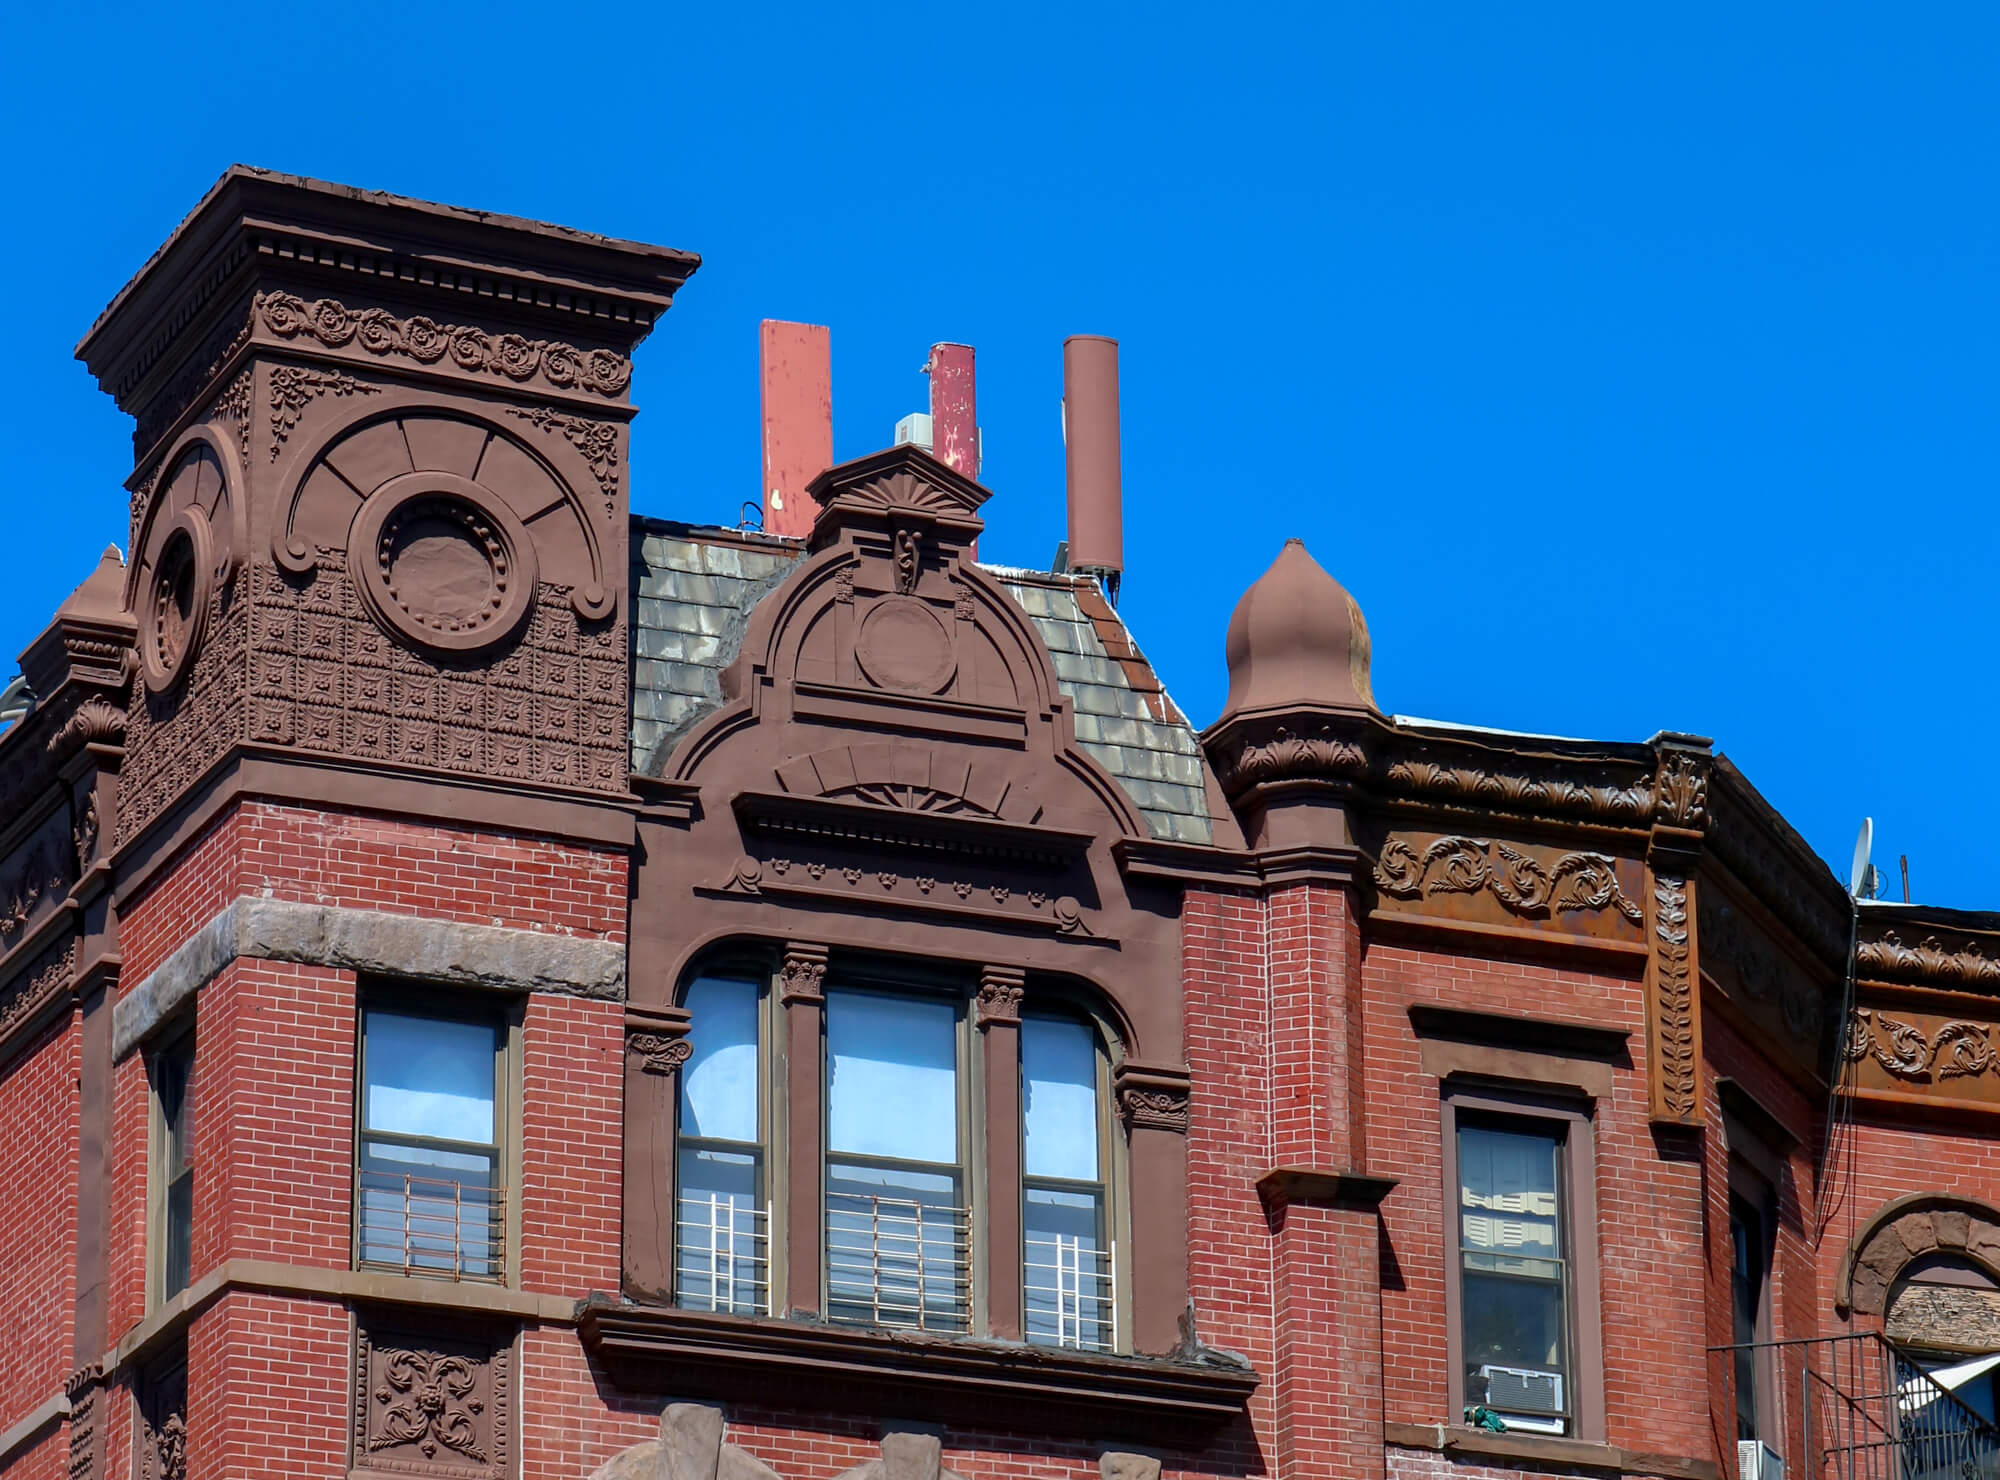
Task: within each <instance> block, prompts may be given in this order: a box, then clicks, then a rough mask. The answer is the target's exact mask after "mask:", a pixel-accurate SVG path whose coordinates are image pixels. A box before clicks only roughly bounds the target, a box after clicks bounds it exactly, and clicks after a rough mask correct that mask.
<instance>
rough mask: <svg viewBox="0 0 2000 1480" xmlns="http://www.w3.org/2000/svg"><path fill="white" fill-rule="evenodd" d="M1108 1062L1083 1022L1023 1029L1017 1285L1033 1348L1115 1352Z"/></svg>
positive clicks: (1027, 1022)
mask: <svg viewBox="0 0 2000 1480" xmlns="http://www.w3.org/2000/svg"><path fill="white" fill-rule="evenodd" d="M1104 1101H1105V1085H1104V1060H1103V1056H1102V1054H1101V1053H1100V1052H1099V1050H1098V1038H1097V1030H1096V1029H1095V1028H1094V1027H1093V1026H1092V1025H1091V1024H1089V1023H1087V1022H1085V1021H1083V1020H1082V1019H1080V1018H1072V1017H1039V1016H1028V1017H1024V1018H1023V1019H1022V1020H1021V1139H1022V1156H1021V1166H1022V1172H1023V1176H1022V1184H1021V1203H1022V1209H1021V1211H1022V1224H1021V1228H1022V1242H1023V1259H1022V1271H1021V1272H1022V1279H1021V1290H1022V1297H1023V1304H1024V1305H1025V1307H1026V1308H1025V1310H1024V1312H1023V1314H1024V1316H1025V1333H1026V1335H1027V1338H1028V1340H1029V1341H1030V1342H1033V1343H1036V1344H1038V1345H1043V1346H1067V1347H1075V1348H1079V1349H1081V1350H1085V1351H1113V1350H1115V1349H1116V1347H1117V1297H1116V1279H1115V1270H1114V1267H1113V1258H1114V1256H1113V1250H1114V1247H1115V1245H1114V1244H1113V1241H1112V1238H1111V1230H1110V1210H1109V1206H1108V1202H1107V1199H1106V1197H1105V1185H1106V1179H1105V1163H1106V1160H1107V1155H1106V1153H1107V1149H1108V1148H1107V1147H1106V1146H1105V1145H1104V1140H1103V1126H1104V1121H1105V1116H1104Z"/></svg>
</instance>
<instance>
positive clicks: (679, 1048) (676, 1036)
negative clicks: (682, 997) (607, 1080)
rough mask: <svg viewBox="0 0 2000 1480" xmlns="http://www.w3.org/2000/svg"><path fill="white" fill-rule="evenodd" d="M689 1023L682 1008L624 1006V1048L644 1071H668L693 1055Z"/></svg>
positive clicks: (690, 1022) (686, 1014)
mask: <svg viewBox="0 0 2000 1480" xmlns="http://www.w3.org/2000/svg"><path fill="white" fill-rule="evenodd" d="M692 1025H693V1023H692V1019H691V1018H690V1017H689V1016H688V1012H687V1009H686V1008H684V1007H667V1008H651V1007H638V1006H631V1005H628V1006H627V1007H626V1009H625V1051H626V1052H627V1053H629V1054H632V1055H634V1056H635V1057H636V1058H637V1059H638V1060H639V1067H640V1068H641V1069H643V1070H644V1071H645V1072H646V1073H648V1074H672V1073H675V1072H676V1071H678V1070H679V1069H680V1067H681V1065H682V1064H685V1063H686V1062H687V1061H688V1060H689V1059H690V1058H691V1057H693V1055H694V1043H693V1042H692V1041H691V1040H690V1039H689V1037H688V1029H689V1028H690V1027H691V1026H692Z"/></svg>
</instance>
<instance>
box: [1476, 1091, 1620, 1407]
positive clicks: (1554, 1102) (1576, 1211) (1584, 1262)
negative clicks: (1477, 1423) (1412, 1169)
mask: <svg viewBox="0 0 2000 1480" xmlns="http://www.w3.org/2000/svg"><path fill="white" fill-rule="evenodd" d="M1465 1110H1472V1111H1476V1112H1483V1113H1486V1114H1492V1115H1502V1116H1511V1117H1514V1118H1517V1119H1521V1120H1530V1121H1532V1120H1541V1121H1552V1122H1559V1123H1561V1124H1562V1125H1564V1126H1565V1127H1566V1132H1565V1135H1564V1139H1563V1168H1562V1171H1563V1178H1562V1182H1563V1208H1562V1212H1563V1214H1564V1217H1565V1219H1566V1223H1567V1227H1568V1230H1569V1239H1570V1246H1569V1248H1568V1249H1567V1250H1566V1251H1565V1257H1566V1258H1567V1259H1568V1261H1569V1268H1570V1287H1569V1289H1568V1291H1567V1292H1566V1294H1567V1296H1568V1301H1567V1304H1568V1306H1569V1321H1570V1330H1569V1341H1570V1353H1569V1355H1570V1371H1569V1380H1570V1383H1571V1385H1572V1387H1573V1388H1574V1389H1575V1391H1574V1394H1573V1396H1572V1397H1571V1399H1570V1412H1571V1414H1572V1415H1574V1418H1575V1423H1576V1428H1577V1433H1576V1434H1574V1435H1569V1436H1565V1437H1566V1438H1574V1439H1582V1440H1594V1441H1599V1442H1600V1443H1601V1442H1602V1440H1603V1438H1604V1321H1603V1312H1602V1302H1601V1299H1600V1295H1599V1275H1598V1255H1597V1140H1596V1127H1595V1125H1594V1124H1593V1123H1592V1120H1591V1116H1590V1114H1589V1112H1588V1111H1587V1110H1585V1109H1581V1108H1578V1107H1577V1106H1576V1105H1575V1104H1574V1103H1571V1102H1566V1101H1564V1100H1563V1099H1561V1098H1556V1097H1548V1096H1535V1095H1527V1094H1522V1095H1505V1094H1502V1093H1500V1092H1496V1091H1490V1090H1489V1091H1473V1090H1458V1089H1454V1088H1452V1087H1451V1086H1449V1085H1447V1086H1446V1088H1445V1091H1444V1097H1443V1105H1442V1114H1441V1115H1440V1117H1439V1122H1440V1129H1441V1131H1442V1134H1443V1140H1444V1146H1443V1156H1442V1157H1441V1158H1440V1160H1441V1162H1442V1170H1443V1174H1444V1185H1443V1188H1442V1192H1443V1198H1444V1200H1443V1202H1442V1204H1441V1206H1442V1207H1443V1208H1444V1210H1445V1216H1444V1220H1443V1222H1444V1227H1443V1228H1442V1230H1441V1235H1442V1236H1441V1238H1440V1243H1441V1244H1442V1245H1443V1249H1444V1295H1445V1300H1444V1304H1445V1364H1446V1366H1445V1380H1446V1394H1445V1401H1446V1403H1447V1405H1448V1406H1447V1411H1448V1412H1450V1413H1451V1414H1453V1415H1454V1416H1458V1415H1462V1414H1463V1413H1464V1412H1465V1316H1464V1294H1463V1289H1462V1286H1461V1267H1460V1260H1459V1238H1458V1208H1459V1185H1458V1117H1459V1114H1460V1112H1461V1111H1465ZM1536 1437H1537V1438H1538V1439H1540V1438H1541V1436H1536Z"/></svg>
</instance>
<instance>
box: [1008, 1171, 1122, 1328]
mask: <svg viewBox="0 0 2000 1480" xmlns="http://www.w3.org/2000/svg"><path fill="white" fill-rule="evenodd" d="M1022 1215H1023V1217H1022V1233H1023V1234H1024V1236H1025V1239H1024V1241H1025V1247H1026V1258H1025V1259H1024V1261H1023V1265H1022V1280H1021V1284H1022V1292H1023V1295H1024V1297H1025V1304H1026V1315H1027V1336H1028V1340H1029V1341H1032V1342H1036V1343H1038V1344H1041V1345H1047V1346H1068V1347H1076V1348H1080V1349H1083V1350H1087V1351H1109V1350H1110V1349H1111V1346H1112V1311H1113V1294H1112V1279H1111V1273H1112V1272H1111V1254H1110V1250H1109V1249H1108V1248H1107V1247H1106V1245H1105V1239H1104V1227H1103V1225H1104V1212H1103V1201H1102V1199H1101V1198H1099V1197H1098V1196H1097V1195H1096V1194H1095V1193H1083V1192H1068V1191H1063V1192H1057V1191H1052V1190H1048V1189H1044V1188H1036V1187H1030V1188H1028V1189H1026V1192H1025V1194H1024V1196H1023V1198H1022Z"/></svg>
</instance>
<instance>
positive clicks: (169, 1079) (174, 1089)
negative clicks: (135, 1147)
mask: <svg viewBox="0 0 2000 1480" xmlns="http://www.w3.org/2000/svg"><path fill="white" fill-rule="evenodd" d="M153 1085H154V1093H155V1094H156V1095H157V1096H158V1098H159V1102H160V1126H161V1129H162V1131H163V1132H164V1133H165V1134H164V1136H163V1137H162V1144H161V1147H160V1160H161V1163H162V1166H163V1170H164V1171H165V1173H166V1175H167V1176H169V1177H173V1176H176V1175H178V1174H179V1173H180V1172H181V1171H183V1170H185V1169H186V1168H187V1167H189V1166H191V1165H192V1164H193V1162H194V1142H193V1139H192V1137H191V1135H190V1132H191V1130H192V1129H193V1127H192V1125H191V1124H190V1121H191V1119H192V1117H191V1116H190V1114H189V1107H190V1105H191V1103H192V1101H193V1099H194V1095H193V1094H192V1093H191V1091H192V1090H193V1088H194V1044H193V1042H192V1040H188V1039H183V1040H182V1041H181V1042H180V1043H178V1044H176V1045H174V1047H173V1048H171V1049H169V1050H168V1051H167V1052H166V1053H163V1054H161V1055H160V1057H159V1059H158V1060H157V1061H156V1062H155V1064H154V1066H153Z"/></svg>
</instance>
